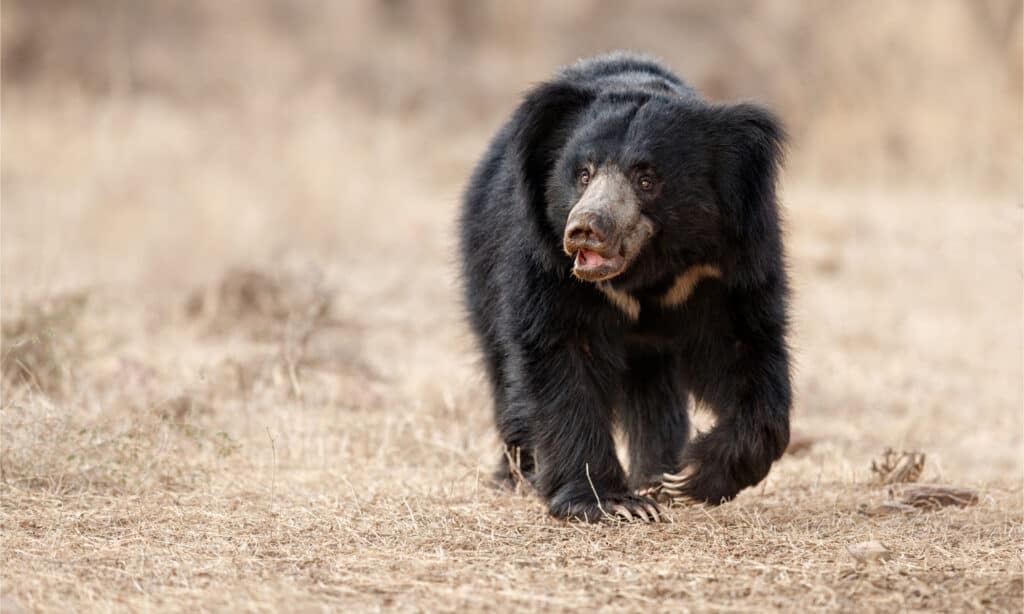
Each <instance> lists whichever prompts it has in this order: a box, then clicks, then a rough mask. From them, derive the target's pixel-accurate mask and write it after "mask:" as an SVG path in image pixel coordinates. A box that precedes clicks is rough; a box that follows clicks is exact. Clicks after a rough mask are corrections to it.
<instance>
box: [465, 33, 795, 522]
mask: <svg viewBox="0 0 1024 614" xmlns="http://www.w3.org/2000/svg"><path fill="white" fill-rule="evenodd" d="M783 137H784V135H783V129H782V127H781V126H780V123H779V121H778V120H777V119H776V118H775V117H774V116H773V115H772V114H771V113H770V112H768V111H766V110H765V109H763V108H760V107H757V106H754V105H751V104H733V105H721V104H712V103H710V102H708V101H706V100H704V99H703V98H702V97H701V96H700V94H698V93H697V91H696V90H694V89H693V88H692V87H690V86H689V85H687V84H686V83H685V82H684V81H682V80H681V79H680V78H679V77H677V76H676V75H675V74H673V73H672V72H671V71H669V70H668V69H667V68H665V67H664V66H662V65H661V64H659V63H658V62H656V61H654V60H652V59H649V58H646V57H643V56H638V55H632V54H623V53H617V54H611V55H605V56H600V57H596V58H591V59H588V60H583V61H580V62H578V63H577V64H575V65H572V66H570V67H568V68H566V69H564V70H563V71H562V72H560V73H558V74H557V75H556V76H555V77H554V78H553V79H552V80H550V81H548V82H545V83H542V84H540V85H538V86H537V87H535V88H534V89H533V90H532V91H530V92H529V93H528V94H527V95H526V96H525V98H524V100H523V101H522V103H521V104H520V106H519V107H518V108H517V109H516V111H515V112H514V114H513V115H512V117H511V119H510V120H509V121H508V122H507V123H506V124H505V126H504V127H503V128H502V129H501V130H500V131H499V132H498V133H497V135H496V136H495V137H494V139H493V141H492V142H491V144H490V147H489V148H488V150H487V152H486V153H485V154H484V156H483V159H482V160H481V161H480V162H479V163H478V165H477V167H476V169H475V171H474V173H473V176H472V178H471V180H470V182H469V186H468V188H467V190H466V193H465V198H464V203H463V209H462V213H461V219H460V242H461V260H462V267H463V270H462V274H463V278H464V279H463V281H464V290H465V297H464V298H465V304H466V308H467V311H468V315H469V319H470V324H471V325H472V328H473V331H474V333H475V335H476V337H477V338H478V341H479V345H480V348H481V350H482V352H483V355H484V359H485V364H486V369H487V375H488V378H489V380H490V384H491V390H492V393H493V397H494V407H495V414H496V416H495V417H496V422H497V427H498V431H499V433H500V435H501V437H502V439H503V440H504V443H505V446H506V453H505V455H504V457H503V458H502V460H501V461H500V467H499V469H498V473H497V477H498V479H499V480H508V481H511V480H513V479H514V478H516V477H518V476H519V475H521V476H523V477H525V478H526V479H527V480H529V482H530V483H532V484H533V485H534V486H535V487H536V489H537V491H538V492H539V493H540V495H541V496H542V497H543V498H544V499H545V501H546V502H547V504H548V507H549V510H550V512H551V514H552V515H554V516H557V517H562V518H577V519H581V520H586V521H591V522H593V521H597V520H600V519H602V518H609V517H618V516H621V517H622V518H625V519H634V518H636V519H642V520H645V521H658V520H662V519H664V518H665V516H664V510H662V509H661V508H660V507H659V506H658V503H657V502H656V501H655V499H653V498H652V497H651V496H652V495H662V496H666V495H667V496H670V497H673V498H675V497H681V498H687V499H690V500H698V501H705V502H708V503H713V504H717V503H721V502H722V501H726V500H729V499H731V498H732V497H734V496H735V495H736V493H737V492H739V491H740V490H741V489H743V488H746V487H748V486H751V485H754V484H757V483H758V482H759V481H761V480H762V479H763V478H764V477H765V475H767V473H768V470H769V468H770V467H771V465H772V463H773V462H774V461H775V460H776V459H778V458H779V456H780V455H781V454H782V452H783V451H784V450H785V448H786V445H787V443H788V441H789V408H790V375H789V357H788V350H787V345H786V329H787V306H786V303H787V283H788V282H787V277H786V266H785V262H784V258H783V249H782V237H781V231H780V221H779V210H778V205H777V203H776V194H775V184H776V176H777V174H778V168H779V164H780V158H781V154H782V147H783ZM690 395H692V396H693V397H694V398H695V399H696V400H697V401H699V402H702V403H703V404H705V405H706V406H707V407H709V408H710V409H711V411H712V412H713V413H714V414H715V416H716V418H717V421H716V425H715V426H714V428H713V429H711V430H710V431H709V432H707V433H703V434H698V436H696V437H695V438H694V439H693V440H692V441H688V439H689V414H688V405H689V397H690ZM615 427H618V428H620V429H621V431H622V433H623V434H624V435H625V439H626V442H627V447H628V459H629V473H628V475H627V473H626V471H625V470H624V469H623V467H622V465H621V464H620V462H619V459H618V456H617V455H616V449H615V438H614V434H613V429H614V428H615Z"/></svg>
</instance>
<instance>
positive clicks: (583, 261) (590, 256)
mask: <svg viewBox="0 0 1024 614" xmlns="http://www.w3.org/2000/svg"><path fill="white" fill-rule="evenodd" d="M605 262H608V259H607V258H605V257H604V256H602V255H601V254H599V253H597V252H595V251H593V250H590V249H581V250H580V251H578V252H576V265H577V266H600V265H602V264H604V263H605Z"/></svg>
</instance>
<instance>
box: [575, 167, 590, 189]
mask: <svg viewBox="0 0 1024 614" xmlns="http://www.w3.org/2000/svg"><path fill="white" fill-rule="evenodd" d="M576 181H578V182H579V184H580V185H587V184H588V183H590V171H589V170H587V169H585V168H581V169H580V170H579V171H577V173H576Z"/></svg>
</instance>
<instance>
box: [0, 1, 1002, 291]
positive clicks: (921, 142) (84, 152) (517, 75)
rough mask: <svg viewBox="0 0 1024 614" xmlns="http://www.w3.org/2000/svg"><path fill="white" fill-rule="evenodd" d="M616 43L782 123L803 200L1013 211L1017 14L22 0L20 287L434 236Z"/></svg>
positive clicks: (8, 27)
mask: <svg viewBox="0 0 1024 614" xmlns="http://www.w3.org/2000/svg"><path fill="white" fill-rule="evenodd" d="M619 48H623V49H637V50H642V51H646V52H648V53H651V54H654V55H656V56H659V57H661V58H663V59H664V60H665V61H666V62H667V63H668V64H669V65H670V66H672V67H673V68H674V69H675V70H677V71H678V72H679V73H680V74H681V75H683V76H684V78H686V79H688V80H690V81H691V82H692V83H693V84H695V85H696V86H697V87H698V88H699V89H700V90H702V91H703V92H704V93H705V94H706V95H707V96H708V97H710V98H712V99H714V100H719V101H727V100H734V99H754V100H759V101H762V102H763V103H765V104H767V105H770V106H771V107H773V108H775V109H776V110H777V111H778V112H779V113H780V114H781V115H782V117H783V118H784V119H785V121H786V123H787V125H788V127H789V130H790V132H791V133H792V141H791V146H790V156H789V163H788V166H787V176H786V181H787V183H791V182H794V181H800V182H814V183H817V184H820V185H823V186H828V187H830V188H832V187H842V186H851V187H854V188H858V189H861V188H865V187H867V188H872V189H874V188H879V189H880V188H882V187H893V186H895V187H910V188H920V189H922V190H926V191H947V190H953V189H959V190H960V191H967V192H971V191H984V192H999V193H1008V194H1010V195H1012V196H1013V197H1014V198H1015V199H1016V200H1017V201H1019V195H1020V190H1021V185H1020V183H1021V181H1020V180H1021V177H1020V171H1021V155H1022V154H1021V131H1022V124H1021V87H1022V81H1021V79H1022V76H1021V75H1022V69H1021V56H1022V49H1021V3H1020V2H1018V1H1015V0H984V1H982V0H979V1H972V0H965V1H962V2H957V1H953V0H948V1H943V2H924V1H921V2H915V1H908V2H899V3H891V2H885V1H883V0H864V1H859V2H838V1H837V2H814V3H810V4H806V3H794V2H789V1H786V0H779V1H769V2H748V1H739V0H729V1H725V2H713V3H698V2H672V1H661V0H647V1H643V2H635V3H632V2H631V3H621V2H609V1H602V0H571V1H567V2H558V3H537V4H534V3H510V2H489V1H485V2H474V1H471V0H440V1H437V2H426V1H423V2H417V1H411V0H381V1H380V2H368V1H367V2H332V1H329V0H305V1H302V2H288V1H285V0H252V1H244V2H243V1H224V2H212V1H210V2H177V1H173V0H149V1H146V2H135V1H132V0H94V1H89V2H76V1H71V0H23V1H18V0H10V1H8V2H6V3H5V5H4V12H3V49H2V51H3V86H4V87H3V111H4V113H3V128H4V131H3V132H4V134H3V144H4V146H5V147H4V159H3V190H4V194H3V196H4V213H5V219H4V222H5V224H4V230H3V232H4V235H3V238H4V247H3V249H4V252H3V264H4V269H3V272H4V276H5V280H10V281H13V280H15V279H19V275H20V274H22V273H31V274H32V275H31V277H32V278H33V279H35V278H36V276H37V275H40V274H41V275H42V276H43V277H49V276H53V275H56V274H57V272H58V270H65V269H66V268H67V267H69V266H70V267H83V266H88V267H93V269H92V271H93V272H96V273H98V272H99V270H102V271H103V273H102V277H104V278H108V279H133V278H137V277H138V275H140V274H141V271H142V270H143V269H146V270H152V268H153V267H158V268H167V269H170V270H162V271H161V273H162V274H165V275H168V276H175V275H185V272H184V271H183V270H182V269H189V268H191V266H190V265H191V264H192V263H193V261H198V262H199V263H200V265H201V263H202V258H203V257H205V256H207V255H210V256H213V255H217V256H218V257H220V256H225V255H226V256H227V257H229V258H249V257H250V256H251V255H253V253H254V252H258V251H260V250H273V249H276V248H281V247H282V246H294V244H295V243H297V242H299V241H297V239H299V240H300V241H301V242H304V243H307V244H314V245H316V246H318V247H326V248H328V249H336V250H340V251H343V250H344V249H345V247H344V245H342V244H345V243H349V244H352V243H356V244H358V243H359V242H360V241H361V240H362V239H363V236H360V235H363V233H364V232H367V231H371V228H369V227H372V226H375V224H374V223H372V222H368V221H367V218H368V217H369V218H374V219H377V218H379V219H382V220H385V223H386V224H390V223H391V222H393V221H395V220H393V219H392V218H391V217H390V216H388V215H386V214H385V213H384V212H385V211H387V210H390V211H391V212H395V211H397V209H396V207H397V206H398V203H406V202H409V203H412V202H415V203H416V204H415V205H413V207H412V208H413V209H415V211H410V212H405V211H403V213H408V214H409V216H410V217H409V218H407V219H406V220H405V222H404V223H406V224H410V225H416V224H418V223H426V224H430V225H431V228H435V227H434V226H432V224H433V222H432V220H435V219H441V218H444V219H446V220H448V221H450V218H451V209H452V207H451V205H452V203H454V201H456V200H457V199H458V196H459V189H460V188H461V185H462V183H463V182H464V180H465V177H466V175H467V173H468V171H469V168H470V165H471V164H472V161H473V160H474V158H475V157H476V156H477V155H479V153H480V152H481V151H482V149H483V147H484V145H485V142H486V139H487V138H488V136H489V135H490V133H491V132H492V131H493V130H494V129H496V127H497V126H498V125H499V124H500V122H501V121H503V119H504V118H505V117H506V115H507V114H508V113H509V112H510V111H511V110H512V109H513V108H514V106H515V105H516V103H517V99H518V97H519V96H520V95H521V94H522V93H523V92H524V91H525V90H526V89H527V88H529V87H530V86H531V85H532V84H534V83H536V82H538V81H540V80H542V79H545V78H546V77H548V76H549V75H550V74H551V73H552V72H553V71H554V70H556V69H557V68H558V67H559V66H560V65H563V64H565V63H568V62H572V61H574V60H576V59H578V58H580V57H583V56H586V55H589V54H593V53H597V52H601V51H607V50H611V49H619ZM427 195H429V197H426V196H427ZM436 196H440V197H441V198H440V200H441V201H443V202H438V200H439V199H438V198H434V197H436ZM44 212H45V214H44ZM53 215H61V216H66V215H70V216H71V217H70V218H63V217H62V218H61V219H69V220H73V223H72V224H69V225H63V224H62V225H59V226H55V225H54V221H55V220H54V219H53V218H52V216H53ZM343 221H344V222H347V225H350V226H351V225H355V226H360V227H362V231H359V232H356V233H354V232H353V230H352V229H351V228H349V229H348V230H346V229H342V228H339V227H338V225H337V224H338V223H341V222H343ZM154 225H157V226H159V227H160V229H161V230H160V232H158V233H153V234H150V233H144V232H138V229H140V228H152V227H154ZM367 226H369V227H367ZM439 227H443V225H442V226H439ZM439 227H438V228H439ZM385 232H386V229H385ZM183 238H187V244H188V253H184V254H183V253H181V252H180V251H179V250H180V248H181V244H180V241H181V240H182V239H183ZM73 249H78V250H80V251H81V252H83V253H85V254H87V258H86V261H84V262H83V261H81V260H80V259H79V258H74V259H73V260H74V262H61V261H60V260H61V258H62V257H61V256H60V253H71V251H70V250H73ZM212 251H216V252H218V253H217V254H212V253H211V252H212ZM356 251H357V252H358V251H360V250H358V249H356ZM26 252H27V253H26ZM339 255H341V254H339ZM25 259H27V260H28V262H26V261H25ZM19 281H20V279H19ZM5 285H6V286H8V288H10V284H5ZM6 290H7V289H5V292H6Z"/></svg>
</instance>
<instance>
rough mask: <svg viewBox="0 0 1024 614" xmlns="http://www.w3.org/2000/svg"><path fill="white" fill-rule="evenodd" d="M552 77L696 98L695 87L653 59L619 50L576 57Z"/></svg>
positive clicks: (605, 87) (607, 87) (602, 88)
mask: <svg viewBox="0 0 1024 614" xmlns="http://www.w3.org/2000/svg"><path fill="white" fill-rule="evenodd" d="M556 80H565V81H569V82H571V83H576V84H579V85H582V86H584V87H587V88H593V89H596V90H598V91H599V92H601V93H606V92H633V93H637V92H639V93H645V94H654V95H658V94H660V95H665V94H669V95H672V94H674V95H676V96H680V97H683V98H697V99H699V98H700V94H698V93H697V90H695V89H694V88H693V87H691V86H690V85H689V84H688V83H686V82H685V81H683V80H682V79H680V78H679V77H678V76H676V74H675V73H673V72H672V71H671V70H669V69H668V68H666V67H665V66H663V65H662V64H661V63H659V62H658V61H657V60H655V59H653V58H651V57H648V56H645V55H641V54H636V53H628V52H621V51H617V52H614V53H608V54H605V55H599V56H597V57H593V58H587V59H584V60H580V61H578V62H576V63H575V64H573V65H571V66H569V67H567V68H565V69H564V70H562V71H561V72H560V73H559V74H558V76H557V77H556Z"/></svg>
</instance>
